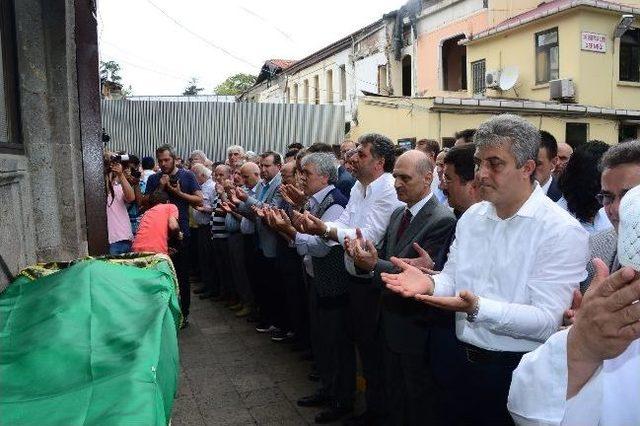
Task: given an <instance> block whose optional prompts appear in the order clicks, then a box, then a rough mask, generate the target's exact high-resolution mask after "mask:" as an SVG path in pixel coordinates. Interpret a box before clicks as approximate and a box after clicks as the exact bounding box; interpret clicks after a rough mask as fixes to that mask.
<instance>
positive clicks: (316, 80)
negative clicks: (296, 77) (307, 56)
mask: <svg viewBox="0 0 640 426" xmlns="http://www.w3.org/2000/svg"><path fill="white" fill-rule="evenodd" d="M311 103H312V104H316V105H318V104H319V103H320V76H319V75H316V76H314V77H313V99H312V101H311Z"/></svg>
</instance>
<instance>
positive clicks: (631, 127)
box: [618, 124, 639, 142]
mask: <svg viewBox="0 0 640 426" xmlns="http://www.w3.org/2000/svg"><path fill="white" fill-rule="evenodd" d="M638 128H639V126H637V125H635V124H621V125H620V127H619V129H618V142H625V141H628V140H629V139H637V138H638Z"/></svg>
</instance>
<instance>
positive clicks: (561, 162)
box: [553, 142, 573, 177]
mask: <svg viewBox="0 0 640 426" xmlns="http://www.w3.org/2000/svg"><path fill="white" fill-rule="evenodd" d="M572 154H573V148H571V145H569V144H568V143H564V142H560V143H559V144H558V162H557V163H556V168H555V170H554V171H553V174H554V175H556V177H558V176H560V175H561V174H562V172H563V171H564V168H565V167H566V166H567V163H568V162H569V159H570V158H571V155H572Z"/></svg>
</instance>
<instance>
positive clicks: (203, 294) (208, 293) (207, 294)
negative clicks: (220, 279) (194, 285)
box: [198, 292, 213, 300]
mask: <svg viewBox="0 0 640 426" xmlns="http://www.w3.org/2000/svg"><path fill="white" fill-rule="evenodd" d="M212 297H213V293H211V292H206V293H202V294H201V295H200V296H198V298H199V299H200V300H204V299H211V298H212Z"/></svg>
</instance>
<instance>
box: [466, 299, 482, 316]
mask: <svg viewBox="0 0 640 426" xmlns="http://www.w3.org/2000/svg"><path fill="white" fill-rule="evenodd" d="M478 312H480V298H479V297H476V301H475V304H474V306H473V310H472V311H471V312H469V313H467V321H469V322H474V321H475V320H476V319H477V318H478Z"/></svg>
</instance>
